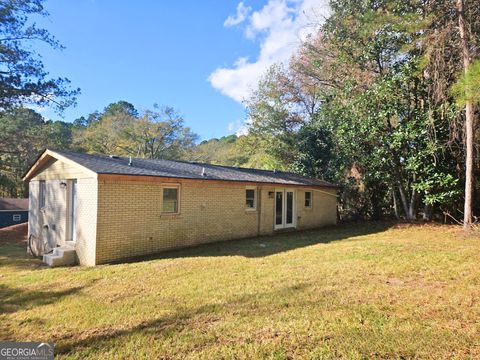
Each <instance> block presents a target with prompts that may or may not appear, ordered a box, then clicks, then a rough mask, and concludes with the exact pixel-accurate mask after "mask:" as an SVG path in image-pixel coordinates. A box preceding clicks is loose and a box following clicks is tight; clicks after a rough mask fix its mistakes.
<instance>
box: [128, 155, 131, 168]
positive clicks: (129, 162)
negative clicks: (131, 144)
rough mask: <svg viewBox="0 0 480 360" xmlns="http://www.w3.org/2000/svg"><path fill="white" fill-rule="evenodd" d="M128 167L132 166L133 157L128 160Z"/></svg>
mask: <svg viewBox="0 0 480 360" xmlns="http://www.w3.org/2000/svg"><path fill="white" fill-rule="evenodd" d="M128 166H132V157H131V156H130V158H129V159H128Z"/></svg>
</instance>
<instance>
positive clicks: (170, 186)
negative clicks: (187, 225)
mask: <svg viewBox="0 0 480 360" xmlns="http://www.w3.org/2000/svg"><path fill="white" fill-rule="evenodd" d="M163 189H177V211H176V212H164V211H163ZM181 194H182V190H181V186H180V184H174V183H165V184H162V207H161V214H162V216H169V215H180V211H181V209H180V204H181V203H182V202H181V201H180V199H181Z"/></svg>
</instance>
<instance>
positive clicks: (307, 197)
mask: <svg viewBox="0 0 480 360" xmlns="http://www.w3.org/2000/svg"><path fill="white" fill-rule="evenodd" d="M305 207H306V208H311V207H312V192H311V191H305Z"/></svg>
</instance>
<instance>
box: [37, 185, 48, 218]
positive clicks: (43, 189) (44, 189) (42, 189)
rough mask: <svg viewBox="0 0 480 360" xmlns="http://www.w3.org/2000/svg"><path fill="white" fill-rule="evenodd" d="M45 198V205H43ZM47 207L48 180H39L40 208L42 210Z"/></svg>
mask: <svg viewBox="0 0 480 360" xmlns="http://www.w3.org/2000/svg"><path fill="white" fill-rule="evenodd" d="M42 185H43V186H42ZM42 198H43V206H42ZM46 207H47V182H46V181H45V180H39V182H38V208H39V209H40V210H41V211H42V210H45V208H46Z"/></svg>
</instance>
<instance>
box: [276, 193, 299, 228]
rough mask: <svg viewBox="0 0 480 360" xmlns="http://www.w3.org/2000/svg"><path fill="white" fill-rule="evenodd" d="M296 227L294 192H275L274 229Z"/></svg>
mask: <svg viewBox="0 0 480 360" xmlns="http://www.w3.org/2000/svg"><path fill="white" fill-rule="evenodd" d="M295 226H296V208H295V192H294V191H293V190H287V189H276V190H275V221H274V228H275V230H276V229H285V228H291V227H295Z"/></svg>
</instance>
